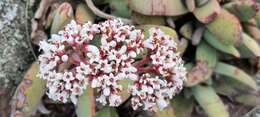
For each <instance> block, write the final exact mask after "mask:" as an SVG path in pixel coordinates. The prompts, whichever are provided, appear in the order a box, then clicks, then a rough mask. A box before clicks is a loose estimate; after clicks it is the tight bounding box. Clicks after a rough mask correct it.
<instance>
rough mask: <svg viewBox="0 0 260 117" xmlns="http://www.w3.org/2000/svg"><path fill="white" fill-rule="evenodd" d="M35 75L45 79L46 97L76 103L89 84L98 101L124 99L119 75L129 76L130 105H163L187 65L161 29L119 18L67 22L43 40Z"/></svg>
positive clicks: (109, 102) (179, 85)
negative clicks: (144, 28) (141, 27)
mask: <svg viewBox="0 0 260 117" xmlns="http://www.w3.org/2000/svg"><path fill="white" fill-rule="evenodd" d="M39 46H40V49H41V50H43V53H42V54H41V55H40V56H39V62H40V70H39V71H40V73H39V77H40V78H41V79H43V80H47V85H46V86H47V88H48V89H47V95H48V97H49V98H51V99H53V100H55V101H60V102H63V103H66V102H68V101H71V102H73V103H74V104H75V105H76V104H77V98H78V97H79V96H81V95H82V94H83V92H84V90H86V88H87V87H88V85H89V86H90V87H89V88H94V89H95V90H96V92H97V98H96V101H97V102H99V103H101V104H103V105H109V106H113V107H114V106H119V104H121V103H122V99H121V96H120V95H119V93H120V92H121V91H122V85H120V84H119V82H121V81H122V80H131V81H132V82H131V83H129V86H128V92H129V93H130V94H131V95H132V98H131V105H132V107H133V109H134V110H135V109H137V108H142V109H144V110H154V109H156V108H157V107H159V109H163V108H165V107H166V106H167V105H168V101H169V99H172V98H173V96H174V95H175V94H176V93H178V92H179V91H180V90H181V89H182V86H183V81H184V80H185V77H186V70H185V68H184V66H183V60H182V59H181V57H180V54H179V53H178V52H177V44H176V43H175V42H174V40H173V39H172V38H171V37H170V36H168V35H166V34H164V32H162V31H161V30H160V29H159V28H151V29H149V35H148V36H147V38H144V34H143V31H142V30H139V29H136V28H135V27H134V26H131V25H124V24H123V23H122V22H121V20H120V19H115V20H108V21H105V22H103V23H99V24H92V23H90V22H88V23H85V24H79V23H76V22H75V21H73V20H72V21H71V23H69V24H68V25H67V26H65V28H64V30H61V31H59V32H58V34H53V35H52V36H51V39H49V40H48V41H41V42H40V44H39Z"/></svg>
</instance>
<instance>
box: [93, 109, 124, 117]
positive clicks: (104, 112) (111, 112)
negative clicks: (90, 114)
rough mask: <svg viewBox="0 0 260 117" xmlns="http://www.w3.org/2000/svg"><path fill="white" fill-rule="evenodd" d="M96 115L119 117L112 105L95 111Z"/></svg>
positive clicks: (99, 116) (98, 116) (100, 116)
mask: <svg viewBox="0 0 260 117" xmlns="http://www.w3.org/2000/svg"><path fill="white" fill-rule="evenodd" d="M96 117H119V116H118V114H117V112H116V109H115V108H112V107H104V108H102V109H101V110H99V111H98V112H97V116H96Z"/></svg>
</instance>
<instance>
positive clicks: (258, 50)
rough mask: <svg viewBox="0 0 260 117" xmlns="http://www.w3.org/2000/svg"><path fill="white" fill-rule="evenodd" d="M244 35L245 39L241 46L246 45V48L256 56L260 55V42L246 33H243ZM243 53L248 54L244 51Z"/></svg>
mask: <svg viewBox="0 0 260 117" xmlns="http://www.w3.org/2000/svg"><path fill="white" fill-rule="evenodd" d="M242 37H243V40H242V45H241V46H240V47H244V49H248V50H249V51H250V52H251V53H253V54H254V55H255V56H257V57H260V46H259V44H258V43H257V42H256V41H255V40H254V39H252V38H251V37H250V36H249V35H247V34H246V33H243V34H242ZM243 54H247V53H242V54H241V55H243Z"/></svg>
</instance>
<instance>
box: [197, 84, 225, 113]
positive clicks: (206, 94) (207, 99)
mask: <svg viewBox="0 0 260 117" xmlns="http://www.w3.org/2000/svg"><path fill="white" fill-rule="evenodd" d="M192 93H193V95H194V97H195V99H196V100H197V102H198V103H199V104H200V106H201V107H202V108H203V110H204V111H205V112H206V113H207V115H208V116H209V117H229V113H228V111H227V109H226V107H225V105H224V104H223V102H222V101H221V99H220V98H219V96H218V95H217V94H216V92H215V91H214V89H212V88H211V87H208V86H200V85H197V86H195V87H192Z"/></svg>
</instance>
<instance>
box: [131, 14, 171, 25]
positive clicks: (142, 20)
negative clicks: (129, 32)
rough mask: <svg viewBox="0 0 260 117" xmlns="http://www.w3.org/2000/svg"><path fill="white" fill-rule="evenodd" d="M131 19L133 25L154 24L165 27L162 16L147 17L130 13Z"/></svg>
mask: <svg viewBox="0 0 260 117" xmlns="http://www.w3.org/2000/svg"><path fill="white" fill-rule="evenodd" d="M131 19H132V20H133V22H134V23H136V24H140V25H144V24H154V25H165V24H166V23H165V19H164V17H162V16H148V15H143V14H140V13H137V12H134V11H133V12H132V15H131Z"/></svg>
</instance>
